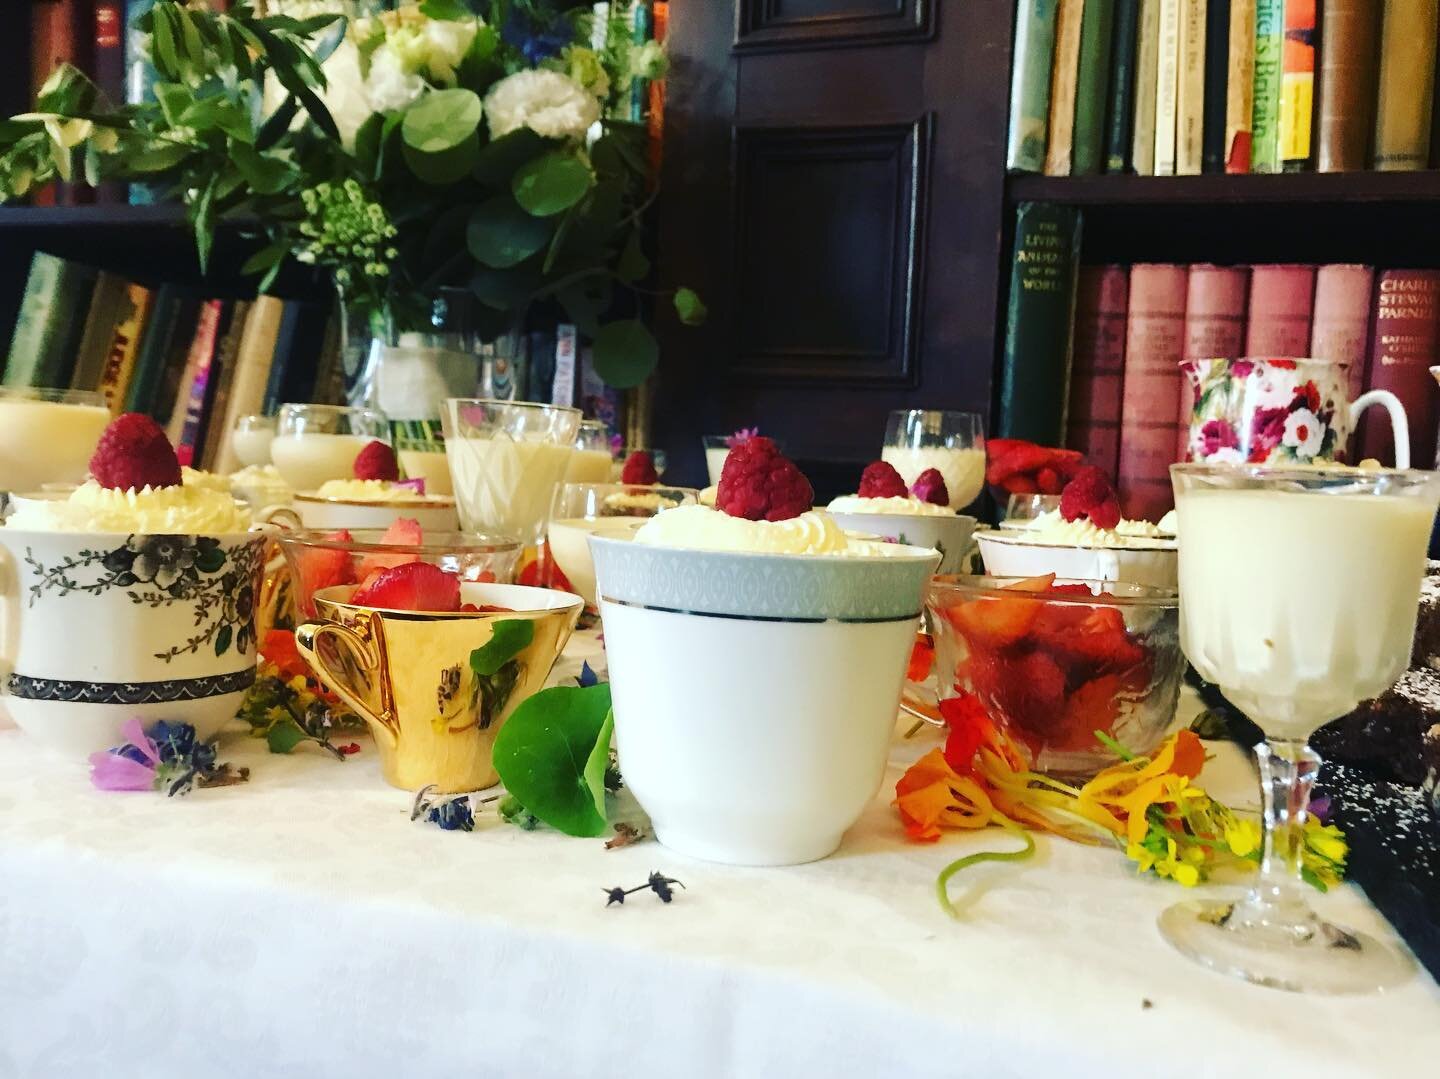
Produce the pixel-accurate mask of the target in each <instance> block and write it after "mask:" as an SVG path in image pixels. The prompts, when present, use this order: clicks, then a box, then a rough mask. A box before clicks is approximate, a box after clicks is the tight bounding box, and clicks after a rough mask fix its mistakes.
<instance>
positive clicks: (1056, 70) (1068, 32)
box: [1045, 0, 1085, 176]
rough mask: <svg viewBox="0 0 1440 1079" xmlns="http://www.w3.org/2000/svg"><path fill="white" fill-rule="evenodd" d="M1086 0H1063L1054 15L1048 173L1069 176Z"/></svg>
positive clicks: (1047, 152) (1047, 146)
mask: <svg viewBox="0 0 1440 1079" xmlns="http://www.w3.org/2000/svg"><path fill="white" fill-rule="evenodd" d="M1084 14H1085V0H1060V8H1059V13H1058V14H1057V16H1056V19H1055V62H1054V64H1053V65H1052V67H1051V71H1050V124H1049V128H1050V130H1049V132H1048V134H1047V136H1046V145H1045V175H1046V176H1069V175H1070V165H1071V155H1072V153H1073V152H1074V148H1075V87H1076V81H1077V80H1078V79H1079V77H1080V23H1081V20H1082V18H1083V16H1084Z"/></svg>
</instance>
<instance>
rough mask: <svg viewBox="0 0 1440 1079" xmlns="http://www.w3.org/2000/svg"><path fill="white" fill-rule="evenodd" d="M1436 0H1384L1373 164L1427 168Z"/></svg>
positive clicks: (1439, 6)
mask: <svg viewBox="0 0 1440 1079" xmlns="http://www.w3.org/2000/svg"><path fill="white" fill-rule="evenodd" d="M1437 15H1440V0H1385V9H1384V14H1383V17H1382V21H1381V28H1380V83H1379V91H1378V97H1377V99H1376V102H1375V168H1377V169H1379V170H1380V171H1381V172H1405V171H1410V170H1414V169H1423V168H1425V165H1426V162H1427V161H1428V160H1429V157H1430V110H1431V108H1432V107H1433V104H1434V94H1435V38H1436V35H1437V33H1440V30H1437Z"/></svg>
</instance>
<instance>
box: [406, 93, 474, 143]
mask: <svg viewBox="0 0 1440 1079" xmlns="http://www.w3.org/2000/svg"><path fill="white" fill-rule="evenodd" d="M483 112H484V106H483V105H482V104H481V101H480V95H479V94H477V93H475V91H473V90H465V89H455V90H431V91H430V92H429V93H428V94H426V95H425V96H424V97H422V98H421V99H420V100H419V101H417V102H415V104H413V105H411V106H410V108H409V109H408V110H406V113H405V120H404V122H403V123H402V124H401V133H402V134H403V135H404V137H405V145H406V146H408V147H410V148H412V149H415V150H419V151H420V152H421V153H426V154H439V153H443V152H444V151H446V150H453V149H454V148H455V147H457V146H459V145H461V144H462V143H464V142H465V141H466V140H467V139H470V138H472V137H476V135H477V132H478V130H479V127H480V117H481V115H482V114H483Z"/></svg>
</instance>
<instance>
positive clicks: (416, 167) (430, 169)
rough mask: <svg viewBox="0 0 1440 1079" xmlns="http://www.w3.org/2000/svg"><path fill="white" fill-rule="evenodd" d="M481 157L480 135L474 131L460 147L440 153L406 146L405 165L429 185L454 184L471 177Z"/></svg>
mask: <svg viewBox="0 0 1440 1079" xmlns="http://www.w3.org/2000/svg"><path fill="white" fill-rule="evenodd" d="M479 155H480V133H479V132H478V131H472V132H470V134H469V135H468V136H466V138H465V140H464V141H463V142H461V143H460V144H459V145H458V146H452V147H451V148H450V149H448V150H442V151H441V152H439V153H433V154H432V153H426V152H425V151H423V150H417V149H416V148H415V147H413V146H411V145H410V144H409V143H408V142H407V143H406V144H405V164H407V165H409V166H410V171H411V172H413V173H414V174H415V175H416V176H417V177H418V178H419V179H421V180H423V181H424V182H425V183H427V184H453V183H455V181H457V180H460V179H463V178H464V177H466V176H468V175H470V170H471V169H473V168H474V167H475V159H476V158H477V157H478V156H479Z"/></svg>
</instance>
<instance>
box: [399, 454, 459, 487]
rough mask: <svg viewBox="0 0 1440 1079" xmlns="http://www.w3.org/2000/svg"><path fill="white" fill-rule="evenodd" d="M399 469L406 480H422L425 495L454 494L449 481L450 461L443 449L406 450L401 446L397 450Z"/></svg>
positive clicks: (452, 484)
mask: <svg viewBox="0 0 1440 1079" xmlns="http://www.w3.org/2000/svg"><path fill="white" fill-rule="evenodd" d="M399 455H400V467H401V468H403V469H404V470H405V476H406V478H407V479H412V480H424V481H425V493H426V494H431V495H444V496H447V497H448V496H451V495H453V494H454V493H455V487H454V483H453V481H452V480H451V479H450V461H449V459H448V458H446V456H445V451H444V450H443V449H423V450H422V449H407V448H406V447H405V446H404V445H403V444H402V445H401V447H400V450H399Z"/></svg>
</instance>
